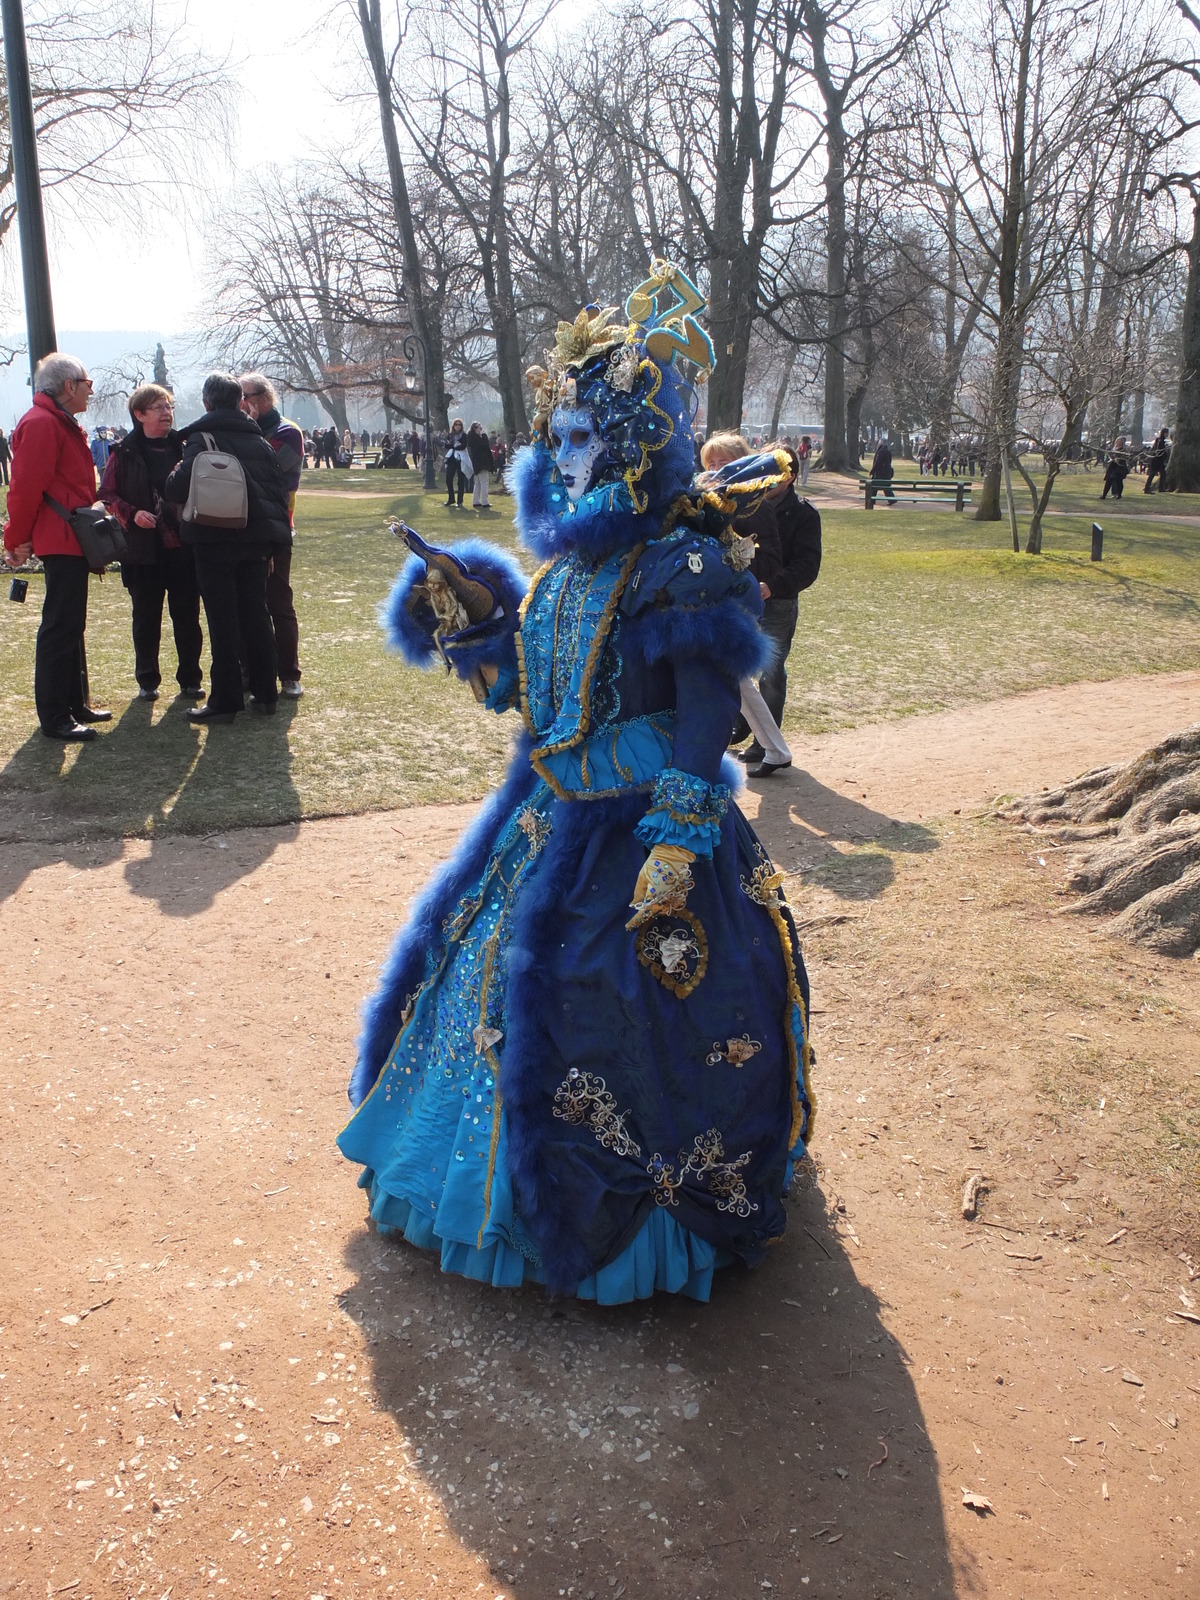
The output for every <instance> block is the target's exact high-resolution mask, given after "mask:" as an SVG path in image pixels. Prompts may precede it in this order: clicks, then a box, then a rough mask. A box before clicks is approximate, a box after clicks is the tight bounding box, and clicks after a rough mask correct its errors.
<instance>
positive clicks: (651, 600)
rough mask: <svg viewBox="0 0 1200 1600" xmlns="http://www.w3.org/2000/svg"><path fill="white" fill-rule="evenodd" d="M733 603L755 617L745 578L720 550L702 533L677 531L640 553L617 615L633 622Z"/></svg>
mask: <svg viewBox="0 0 1200 1600" xmlns="http://www.w3.org/2000/svg"><path fill="white" fill-rule="evenodd" d="M722 600H735V601H737V602H738V603H739V604H741V605H743V606H745V608H746V609H747V610H748V611H749V612H750V613H751V615H752V616H754V617H758V616H760V615H761V614H762V598H761V596H760V593H759V588H758V583H757V581H756V580H755V578H754V576H753V574H751V573H750V572H737V571H735V570H734V568H733V567H732V566H730V564H729V562H728V561H727V560H726V559H725V547H724V546H723V545H722V544H721V543H720V542H719V540H717V539H714V538H712V537H710V536H709V535H708V534H705V533H695V532H693V531H690V530H686V529H682V530H679V531H678V532H676V533H672V534H668V535H667V537H666V538H665V539H657V540H655V542H654V543H653V544H651V545H648V546H647V547H646V550H645V552H644V554H643V555H642V558H641V560H640V561H639V562H638V564H637V566H636V567H635V568H634V571H633V573H632V575H631V577H630V579H629V582H628V583H627V584H626V585H625V592H624V594H623V595H622V596H621V610H622V611H623V612H624V613H625V615H626V616H630V617H636V616H638V615H639V614H640V613H641V612H643V611H646V610H647V609H649V608H651V607H658V608H662V607H665V606H683V607H685V608H687V609H690V610H695V609H697V608H699V607H704V606H714V605H717V604H718V603H719V602H720V601H722Z"/></svg>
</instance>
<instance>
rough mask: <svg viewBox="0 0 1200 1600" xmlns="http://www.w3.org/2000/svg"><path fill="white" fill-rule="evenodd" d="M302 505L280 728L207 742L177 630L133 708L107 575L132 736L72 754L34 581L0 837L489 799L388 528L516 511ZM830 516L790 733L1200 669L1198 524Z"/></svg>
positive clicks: (307, 485) (5, 685) (482, 760)
mask: <svg viewBox="0 0 1200 1600" xmlns="http://www.w3.org/2000/svg"><path fill="white" fill-rule="evenodd" d="M304 491H305V492H304V493H302V495H301V498H300V501H299V506H298V512H297V526H298V534H297V540H296V551H295V556H294V560H293V567H292V576H293V586H294V589H295V593H296V605H297V610H298V612H299V616H300V629H301V633H300V643H301V661H302V664H303V667H304V684H305V695H304V698H303V700H301V701H300V702H298V703H297V704H286V705H285V703H284V702H281V703H280V712H279V715H278V716H276V717H275V718H274V719H264V718H259V717H252V716H250V715H246V716H244V717H241V718H239V719H238V721H237V722H236V723H235V724H234V725H233V727H231V728H221V727H216V728H211V729H206V730H199V729H194V728H192V727H190V726H189V725H188V724H187V723H186V721H185V719H184V710H185V705H184V703H182V702H179V703H176V702H175V701H174V700H173V698H172V697H171V695H170V693H169V692H167V691H169V690H170V688H171V686H172V680H171V673H172V671H173V668H174V655H173V650H172V646H171V644H170V637H169V625H168V627H167V629H166V634H167V637H166V638H165V639H164V644H163V651H162V666H163V671H164V676H165V678H166V684H165V685H164V695H163V698H162V699H161V700H159V701H158V702H157V703H156V704H154V705H146V704H143V703H142V702H140V701H138V700H136V698H134V697H135V694H136V685H135V683H134V680H133V651H132V646H131V643H130V636H129V600H128V595H127V594H126V592H125V590H124V589H123V587H122V586H121V583H120V580H119V578H117V577H115V576H112V575H110V576H109V577H107V578H106V579H105V581H104V582H103V584H100V583H93V585H92V593H91V601H90V612H89V624H88V659H89V664H90V669H91V679H92V688H93V696H94V698H95V700H96V702H97V703H98V704H106V705H109V706H111V707H112V708H113V710H114V711H115V712H116V713H117V720H116V722H115V723H114V724H113V725H112V726H111V727H110V728H109V729H107V730H105V731H104V733H103V735H102V737H101V738H100V739H99V740H98V741H96V742H95V743H94V744H92V745H89V746H87V747H84V748H82V749H80V748H73V749H68V750H67V751H66V752H65V753H64V751H63V749H62V747H61V746H59V745H56V744H54V743H52V742H51V741H49V740H47V739H44V738H42V737H41V735H40V734H39V733H38V731H37V726H36V718H35V716H34V709H33V693H32V680H33V645H34V635H35V633H36V630H37V623H38V617H39V614H40V610H41V579H40V578H39V577H34V578H33V579H32V581H31V584H30V592H29V600H28V602H27V604H25V605H24V606H19V605H12V604H9V603H8V602H7V601H5V602H4V603H3V605H2V606H0V800H2V806H0V816H2V817H3V822H0V836H3V837H7V838H10V839H12V838H30V837H39V836H40V837H55V838H69V837H77V836H79V835H81V834H85V833H108V834H145V833H152V832H153V833H157V832H162V831H181V830H182V831H188V832H215V831H218V830H222V829H225V828H229V827H236V826H240V825H245V824H255V823H266V822H278V821H292V820H296V819H298V818H301V817H311V816H322V815H329V814H335V813H340V812H347V811H361V810H369V809H377V808H382V807H389V806H405V805H413V804H420V803H425V802H436V801H444V800H466V799H471V798H474V797H477V796H479V795H481V794H483V793H484V792H486V790H487V789H488V788H490V787H491V786H492V784H493V783H494V782H495V781H496V777H497V774H498V773H499V771H500V770H501V767H502V763H503V760H504V757H505V753H506V751H507V749H508V746H509V742H510V739H511V736H512V733H513V732H514V731H515V720H514V719H513V718H512V717H505V718H498V717H495V716H493V715H491V714H490V713H487V712H484V711H481V710H480V709H479V708H478V707H477V706H476V705H475V703H474V701H473V700H472V699H471V697H470V694H469V692H468V691H467V690H466V689H465V688H464V687H463V686H462V685H461V684H459V683H458V682H457V680H447V679H446V678H445V677H443V676H442V675H441V674H440V673H422V672H417V671H414V670H412V669H409V668H407V667H404V666H403V665H402V664H401V663H400V662H399V661H397V660H396V658H395V657H393V656H391V655H389V654H388V652H387V651H386V650H385V648H384V645H383V640H382V637H381V635H380V633H379V630H378V626H377V621H376V613H377V608H378V605H379V602H380V601H381V600H382V599H383V598H384V597H385V596H386V594H387V592H388V589H389V588H390V586H391V583H392V581H393V579H394V577H395V574H396V571H397V570H398V568H399V567H400V565H401V564H402V561H403V551H402V549H401V547H400V546H399V545H398V543H397V542H396V540H395V539H394V538H393V537H392V536H391V534H390V533H389V532H388V528H387V524H388V521H389V519H390V518H392V517H394V516H401V517H403V518H404V519H405V520H407V521H409V522H412V523H413V524H414V525H415V526H416V527H418V528H420V529H421V530H422V531H423V532H425V533H426V534H428V535H429V536H430V537H431V538H433V539H435V540H440V541H441V540H453V539H455V538H462V537H464V536H466V535H467V534H479V535H483V536H486V537H490V538H493V539H495V540H497V541H498V542H501V543H503V544H505V545H507V546H509V547H510V548H512V547H513V546H514V544H515V537H514V533H513V529H512V525H511V501H509V500H508V499H507V498H506V497H504V496H500V495H497V496H495V507H494V509H493V510H492V511H491V512H490V513H478V514H477V513H473V512H471V511H470V510H466V511H462V512H459V511H454V512H450V511H447V510H446V509H445V505H444V501H443V499H442V497H441V495H436V496H435V495H429V496H423V495H422V494H421V493H420V490H419V481H418V480H417V478H416V475H415V474H412V473H407V474H405V473H397V472H370V473H362V472H360V473H352V474H347V473H332V472H330V473H328V474H315V473H309V474H308V475H306V477H305V480H304ZM1156 504H1157V503H1156ZM823 519H824V527H825V552H826V553H825V563H824V567H823V570H822V573H821V577H820V579H819V581H818V583H817V584H816V585H815V587H814V588H813V589H812V590H810V591H809V592H808V593H807V594H806V595H804V596H802V598H801V605H800V627H799V629H798V632H797V639H796V644H795V647H794V649H793V652H792V656H791V660H790V662H789V675H790V680H791V689H790V694H789V705H788V718H787V728H788V731H789V732H790V733H791V734H793V735H797V736H801V737H802V736H803V735H805V734H811V733H815V732H819V731H823V730H826V729H835V728H845V727H851V726H854V725H855V724H858V723H861V722H866V721H872V720H876V719H879V718H883V717H896V716H905V715H910V714H913V713H916V712H923V711H934V710H939V709H943V708H947V707H952V706H955V705H959V704H963V703H965V702H969V701H980V700H987V699H992V698H995V697H997V696H1001V695H1005V694H1009V693H1012V692H1015V691H1018V690H1022V689H1032V688H1037V687H1040V686H1043V685H1047V684H1059V683H1068V682H1072V681H1076V680H1080V679H1090V678H1108V677H1116V676H1123V675H1125V674H1129V673H1144V672H1161V671H1169V670H1177V669H1181V668H1186V667H1190V666H1194V665H1195V664H1196V661H1197V659H1200V593H1198V584H1197V564H1196V556H1197V548H1198V546H1200V528H1192V527H1189V526H1187V525H1185V524H1177V525H1174V526H1167V525H1164V524H1160V523H1147V522H1139V521H1138V519H1136V518H1127V519H1125V520H1122V521H1114V522H1112V523H1111V525H1110V524H1107V523H1106V539H1105V560H1104V562H1103V563H1101V564H1099V565H1094V564H1093V563H1092V562H1090V561H1089V560H1088V530H1087V524H1086V523H1085V522H1080V521H1071V520H1068V519H1055V518H1053V517H1052V518H1051V519H1050V524H1049V526H1048V529H1047V537H1046V543H1047V554H1046V555H1044V556H1042V557H1041V558H1036V557H1026V556H1015V555H1013V554H1012V552H1011V550H1009V549H1007V548H1006V545H1007V539H1008V534H1007V527H1006V525H1004V524H995V523H990V524H980V523H975V522H973V521H971V519H970V518H969V516H965V517H964V516H957V515H955V514H953V513H950V512H938V511H932V512H927V513H926V512H921V511H919V510H914V511H906V510H896V511H876V512H871V513H869V514H868V513H866V512H863V511H859V510H852V509H840V508H839V509H832V508H826V509H825V510H824V511H823ZM528 564H529V566H530V568H532V566H533V562H532V561H530V562H529V563H528ZM206 670H207V663H206Z"/></svg>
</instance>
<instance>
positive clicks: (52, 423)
mask: <svg viewBox="0 0 1200 1600" xmlns="http://www.w3.org/2000/svg"><path fill="white" fill-rule="evenodd" d="M91 397H92V380H91V378H89V377H88V374H87V369H86V367H85V366H84V365H83V362H82V361H79V360H78V359H77V358H76V357H75V356H69V355H66V354H64V352H62V351H61V350H55V351H52V352H51V354H50V355H48V356H45V357H43V359H42V360H41V361H39V362H38V364H37V367H36V368H35V370H34V374H33V404H32V405H31V406H30V408H29V410H28V411H27V412H26V413H25V415H24V416H23V417H22V418H21V420H20V421H19V422H18V423H17V425H16V427H15V428H14V429H13V436H12V452H13V463H12V483H11V485H10V487H9V491H8V520H7V521H6V523H5V525H4V551H5V560H6V561H7V562H8V564H9V566H11V567H19V566H22V565H23V564H24V563H25V562H26V561H28V560H29V557H30V556H31V555H34V556H37V557H38V558H39V560H40V561H41V563H42V568H43V571H44V573H45V580H46V597H45V600H44V601H43V603H42V620H41V625H40V626H39V628H38V635H37V645H36V648H35V653H34V664H33V698H34V702H35V704H36V706H37V715H38V722H39V723H40V724H41V729H42V732H43V733H44V734H45V735H46V737H47V738H48V739H61V740H64V741H68V742H71V743H82V742H83V741H84V740H87V739H94V738H95V737H96V730H95V728H93V727H92V726H91V724H92V723H94V722H110V721H111V720H112V712H111V711H100V710H97V709H93V707H92V706H90V705H89V703H88V675H87V653H86V651H85V649H84V643H83V635H84V630H85V629H86V627H87V601H88V572H89V568H88V563H87V560H86V558H85V556H84V554H83V551H82V550H81V549H80V548H79V541H78V539H76V537H75V535H74V533H73V532H72V531H71V523H70V520H69V519H70V514H71V512H72V511H78V510H79V509H80V508H81V507H83V506H90V505H91V504H92V502H93V501H94V500H95V498H96V468H95V466H94V465H93V463H92V452H91V448H90V446H89V444H88V436H87V434H86V433H85V432H84V430H83V428H82V427H81V426H80V424H79V423H78V422H77V421H76V418H77V417H80V416H82V415H83V413H84V412H85V411H86V410H87V408H88V405H89V403H90V401H91Z"/></svg>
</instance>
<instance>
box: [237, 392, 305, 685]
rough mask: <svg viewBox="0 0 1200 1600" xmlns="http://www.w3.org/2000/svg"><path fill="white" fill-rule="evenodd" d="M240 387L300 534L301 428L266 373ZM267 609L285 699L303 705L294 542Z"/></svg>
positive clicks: (278, 557) (281, 562)
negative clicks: (288, 414) (277, 469)
mask: <svg viewBox="0 0 1200 1600" xmlns="http://www.w3.org/2000/svg"><path fill="white" fill-rule="evenodd" d="M240 381H241V385H242V410H243V411H244V412H245V413H246V415H247V416H248V417H249V418H251V420H252V421H254V422H256V423H257V424H258V430H259V432H260V433H261V434H262V436H263V438H264V439H266V440H267V441H268V443H269V444H270V446H271V448H272V450H274V452H275V455H276V457H277V459H278V461H279V467H280V471H281V472H282V473H283V486H284V488H285V489H286V490H287V497H288V520H289V521H290V523H291V525H292V530H293V532H294V530H295V526H296V496H297V494H298V493H299V491H300V467H301V463H302V462H303V460H304V440H303V436H302V435H301V432H300V428H299V426H298V424H296V423H295V422H290V421H289V420H288V419H287V417H285V416H283V415H282V413H281V412H280V410H279V396H278V394H277V393H276V391H275V385H274V384H273V383H272V382H271V380H270V379H269V378H268V377H267V376H266V375H265V374H264V373H262V372H243V373H242V376H241V380H240ZM267 609H268V611H270V613H271V626H272V627H273V628H274V629H275V655H276V658H277V659H276V665H277V667H278V669H279V682H280V693H281V694H284V695H286V696H287V698H288V699H289V700H299V698H300V696H301V695H302V694H303V693H304V689H303V687H302V686H301V683H300V623H299V621H298V620H297V618H296V603H295V599H294V597H293V595H292V540H291V537H289V538H288V542H287V543H286V544H281V545H277V546H276V547H275V550H274V551H273V552H272V555H271V568H270V572H269V573H268V576H267Z"/></svg>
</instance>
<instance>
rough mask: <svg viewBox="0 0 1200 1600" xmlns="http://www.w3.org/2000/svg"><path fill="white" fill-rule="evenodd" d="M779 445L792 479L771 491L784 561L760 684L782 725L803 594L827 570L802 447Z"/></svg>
mask: <svg viewBox="0 0 1200 1600" xmlns="http://www.w3.org/2000/svg"><path fill="white" fill-rule="evenodd" d="M776 449H782V450H786V451H787V454H788V455H789V456H790V457H791V462H792V481H791V483H789V484H787V485H785V486H784V487H783V488H781V489H773V490H772V491H771V493H770V494H769V495H768V496H767V499H768V501H770V502H771V503H772V508H773V510H774V512H775V525H776V527H777V529H778V531H779V566H778V568H777V570H776V574H775V580H774V582H773V583H772V585H771V593H770V594H769V595H768V596H767V597H766V598H765V599H764V600H763V618H762V622H761V624H760V626H761V628H762V631H763V632H764V633H765V634H766V635H767V637H768V638H770V639H773V640H774V641H775V646H776V655H775V659H774V661H773V662H772V663H771V665H770V666H769V667H768V668H767V670H766V672H764V673H763V675H762V680H761V682H760V684H759V688H760V689H761V691H762V697H763V699H764V700H765V701H766V702H767V706H768V708H769V709H770V712H771V715H772V716H773V717H774V718H775V721H776V722H777V723H779V725H780V726H781V727H782V725H783V707H784V702H785V701H786V699H787V658H788V653H789V652H790V650H791V648H792V639H793V638H794V637H795V633H796V620H797V617H798V615H799V605H798V596H799V595H800V594H802V593H803V591H804V590H805V589H808V588H810V587H811V586H812V585H813V584H814V583H815V582H816V581H817V574H818V573H819V572H820V570H821V513H820V512H819V511H818V510H817V508H816V506H814V505H813V504H812V503H811V502H810V501H808V500H806V499H804V498H803V497H802V496H801V495H798V494H797V493H796V481H797V479H798V477H799V475H800V461H799V458H798V457H797V455H796V452H795V451H794V450H793V449H792V448H791V447H790V446H789V445H777V446H776Z"/></svg>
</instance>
